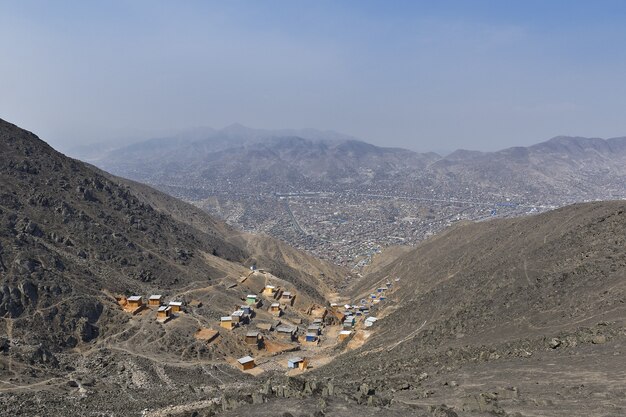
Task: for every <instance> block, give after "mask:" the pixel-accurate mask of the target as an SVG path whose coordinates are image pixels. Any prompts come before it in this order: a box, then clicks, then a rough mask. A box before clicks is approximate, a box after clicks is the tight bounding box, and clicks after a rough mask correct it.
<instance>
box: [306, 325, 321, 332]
mask: <svg viewBox="0 0 626 417" xmlns="http://www.w3.org/2000/svg"><path fill="white" fill-rule="evenodd" d="M306 332H307V333H315V334H316V335H319V334H322V329H321V328H320V326H317V325H315V324H311V325H310V326H309V327H307V328H306Z"/></svg>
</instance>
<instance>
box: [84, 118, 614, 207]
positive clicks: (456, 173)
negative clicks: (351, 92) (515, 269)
mask: <svg viewBox="0 0 626 417" xmlns="http://www.w3.org/2000/svg"><path fill="white" fill-rule="evenodd" d="M95 163H96V164H97V165H98V166H100V167H102V168H104V169H106V170H109V171H111V172H113V173H116V174H118V175H121V176H124V177H128V178H133V179H136V180H139V181H142V182H147V183H149V184H152V185H156V186H160V187H162V188H163V189H167V191H168V192H173V193H175V194H176V195H177V196H180V197H184V198H187V199H191V200H198V199H202V198H206V197H208V196H210V195H212V194H214V193H224V192H227V190H228V189H232V188H233V187H234V188H235V189H236V190H237V191H243V192H248V191H249V189H250V188H253V189H256V190H259V191H269V192H273V191H275V190H283V191H291V190H297V191H304V190H327V189H328V188H329V187H330V188H332V189H333V190H342V189H345V190H347V189H350V190H354V189H355V188H356V189H357V190H358V189H364V188H368V189H370V190H371V189H374V190H375V191H380V190H387V189H389V186H390V185H391V186H392V187H393V188H395V189H397V190H402V192H403V193H405V194H409V195H410V196H416V197H433V196H434V194H444V196H446V195H447V196H448V197H454V198H458V199H462V198H467V197H471V196H474V198H475V197H476V196H481V197H484V198H490V199H494V200H496V201H497V200H498V199H501V198H502V191H501V190H504V189H506V190H507V192H508V193H509V194H510V196H511V197H513V198H515V200H517V201H518V202H520V203H530V202H532V203H535V202H537V201H543V202H546V203H550V204H553V203H554V204H557V205H558V204H562V203H564V202H567V203H570V202H575V201H582V200H593V199H598V198H600V199H602V198H615V197H620V196H624V195H626V190H625V189H624V186H623V184H624V183H626V181H625V180H626V168H624V167H625V166H626V138H613V139H608V140H604V139H590V138H580V137H556V138H553V139H550V140H548V141H546V142H542V143H539V144H537V145H533V146H530V147H514V148H508V149H504V150H501V151H498V152H477V151H466V150H457V151H455V152H453V153H452V154H450V155H448V156H446V157H441V156H439V155H437V154H434V153H428V154H419V153H416V152H412V151H409V150H405V149H397V148H381V147H377V146H374V145H370V144H367V143H365V142H362V141H359V140H357V139H354V138H351V137H347V136H343V135H340V134H334V133H331V132H319V131H315V130H300V131H295V130H276V131H268V130H257V129H250V128H246V127H244V126H241V125H233V126H229V127H227V128H225V129H222V130H220V131H216V132H214V133H213V134H210V135H208V136H207V137H206V138H205V139H201V140H183V141H181V140H170V141H168V140H161V139H159V140H153V141H148V142H144V143H140V144H135V145H131V146H129V147H126V148H121V149H119V150H117V151H114V152H112V153H110V154H109V155H107V156H106V157H105V158H103V159H101V160H99V161H96V162H95ZM600 184H602V185H603V187H602V189H599V187H598V185H600ZM342 187H343V188H342ZM430 190H437V191H436V192H434V194H433V191H430Z"/></svg>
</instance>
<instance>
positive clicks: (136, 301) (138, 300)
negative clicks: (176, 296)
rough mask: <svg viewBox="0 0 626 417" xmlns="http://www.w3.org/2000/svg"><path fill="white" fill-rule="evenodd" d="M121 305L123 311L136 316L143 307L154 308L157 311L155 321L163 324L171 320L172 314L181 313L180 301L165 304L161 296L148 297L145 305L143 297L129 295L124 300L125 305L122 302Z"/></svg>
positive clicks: (181, 305) (181, 304)
mask: <svg viewBox="0 0 626 417" xmlns="http://www.w3.org/2000/svg"><path fill="white" fill-rule="evenodd" d="M122 304H123V305H124V310H126V311H128V312H130V313H132V314H137V313H138V312H140V311H141V310H143V309H144V308H145V307H149V308H155V309H156V311H157V314H156V319H157V321H158V322H161V323H165V322H166V321H168V320H169V319H170V318H172V317H173V313H178V312H180V311H182V307H183V303H182V301H169V302H168V303H167V304H165V302H164V300H163V296H162V295H156V294H155V295H151V296H149V297H148V302H147V304H144V301H143V296H141V295H131V296H130V297H128V298H126V300H125V303H124V301H123V300H122Z"/></svg>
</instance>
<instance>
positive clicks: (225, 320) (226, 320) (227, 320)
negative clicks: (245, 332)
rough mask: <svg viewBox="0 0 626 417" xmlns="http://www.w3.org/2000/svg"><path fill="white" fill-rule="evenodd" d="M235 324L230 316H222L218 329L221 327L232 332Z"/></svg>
mask: <svg viewBox="0 0 626 417" xmlns="http://www.w3.org/2000/svg"><path fill="white" fill-rule="evenodd" d="M235 326H236V323H235V322H233V318H232V317H231V316H224V317H221V318H220V327H223V328H225V329H228V330H232V329H233V328H235Z"/></svg>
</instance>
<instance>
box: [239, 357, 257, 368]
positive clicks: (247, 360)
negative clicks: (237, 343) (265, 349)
mask: <svg viewBox="0 0 626 417" xmlns="http://www.w3.org/2000/svg"><path fill="white" fill-rule="evenodd" d="M237 364H238V366H239V369H241V370H242V371H247V370H248V369H252V368H254V367H255V366H256V364H255V363H254V359H253V358H252V357H251V356H244V357H243V358H239V359H237Z"/></svg>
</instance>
